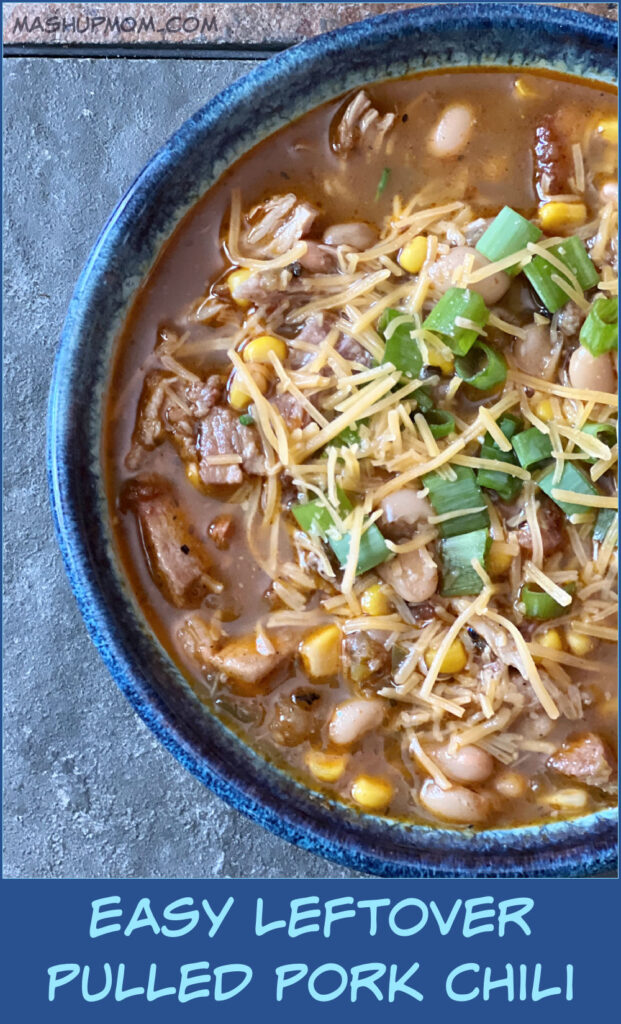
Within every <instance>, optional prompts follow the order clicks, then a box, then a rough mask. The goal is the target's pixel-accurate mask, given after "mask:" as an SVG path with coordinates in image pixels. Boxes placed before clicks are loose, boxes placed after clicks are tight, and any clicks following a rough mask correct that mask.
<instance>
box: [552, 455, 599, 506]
mask: <svg viewBox="0 0 621 1024" xmlns="http://www.w3.org/2000/svg"><path fill="white" fill-rule="evenodd" d="M553 481H554V466H550V467H549V468H548V469H547V470H546V471H545V473H544V474H543V476H541V477H540V478H539V480H538V481H537V483H538V484H539V486H540V487H541V490H542V491H543V492H544V494H547V495H548V497H549V498H552V501H554V502H556V504H557V505H558V507H559V508H562V510H563V512H564V513H565V515H566V516H574V515H578V513H580V512H592V511H593V509H592V507H591V506H590V505H575V504H574V503H573V502H570V501H563V500H559V499H558V498H555V497H554V495H553V494H552V491H555V490H559V491H574V492H575V493H576V494H599V491H598V489H597V487H595V485H594V484H593V483H592V482H591V480H590V479H589V477H588V476H587V475H586V474H585V473H584V472H583V470H581V469H579V468H578V466H577V465H576V464H575V462H566V463H565V464H564V466H563V472H562V473H561V478H560V480H559V481H558V483H554V482H553Z"/></svg>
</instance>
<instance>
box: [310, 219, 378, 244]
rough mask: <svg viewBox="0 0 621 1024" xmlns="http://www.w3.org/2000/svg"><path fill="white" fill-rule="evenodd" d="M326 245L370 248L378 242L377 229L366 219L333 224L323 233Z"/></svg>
mask: <svg viewBox="0 0 621 1024" xmlns="http://www.w3.org/2000/svg"><path fill="white" fill-rule="evenodd" d="M323 240H324V242H325V243H326V245H349V246H351V248H352V249H360V250H362V249H369V248H370V247H371V246H372V245H374V244H375V242H377V231H376V230H375V228H372V227H371V225H370V224H365V223H364V221H352V222H351V223H350V224H331V225H330V227H329V228H326V230H325V231H324V233H323Z"/></svg>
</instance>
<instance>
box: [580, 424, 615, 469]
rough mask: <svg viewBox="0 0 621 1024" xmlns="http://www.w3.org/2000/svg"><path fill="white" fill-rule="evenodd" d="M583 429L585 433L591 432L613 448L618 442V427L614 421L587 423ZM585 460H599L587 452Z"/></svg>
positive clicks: (592, 435) (591, 461) (592, 461)
mask: <svg viewBox="0 0 621 1024" xmlns="http://www.w3.org/2000/svg"><path fill="white" fill-rule="evenodd" d="M581 430H582V433H583V434H590V435H591V437H595V438H597V440H598V441H601V442H602V444H605V445H607V446H608V448H612V447H613V445H615V444H616V443H617V428H616V427H614V426H613V425H612V423H585V424H584V426H583V427H582V428H581ZM584 461H585V462H590V463H591V464H592V463H594V462H597V461H598V460H597V459H595V458H593V457H592V456H588V455H586V454H585V456H584Z"/></svg>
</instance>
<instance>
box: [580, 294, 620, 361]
mask: <svg viewBox="0 0 621 1024" xmlns="http://www.w3.org/2000/svg"><path fill="white" fill-rule="evenodd" d="M580 344H581V345H582V347H583V348H586V349H587V351H589V352H590V353H591V355H592V356H601V355H603V354H604V352H613V351H615V352H616V350H617V348H618V345H619V300H618V298H617V296H616V295H615V296H614V297H613V298H612V299H597V300H596V301H595V302H594V303H593V305H592V306H591V309H590V310H589V315H588V316H587V318H586V320H585V321H584V323H583V325H582V328H581V330H580Z"/></svg>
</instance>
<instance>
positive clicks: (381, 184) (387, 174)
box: [375, 167, 392, 201]
mask: <svg viewBox="0 0 621 1024" xmlns="http://www.w3.org/2000/svg"><path fill="white" fill-rule="evenodd" d="M391 173H392V172H391V169H390V167H385V168H384V170H383V171H382V175H381V177H380V180H379V182H378V185H377V191H376V192H375V199H376V201H377V200H378V199H379V197H380V196H381V194H382V192H383V191H384V189H385V188H386V185H387V184H388V179H389V178H390V175H391Z"/></svg>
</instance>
